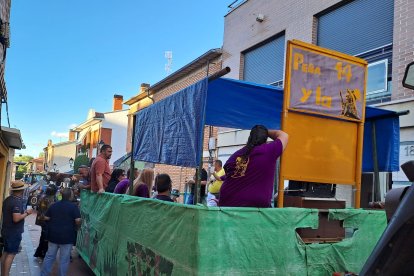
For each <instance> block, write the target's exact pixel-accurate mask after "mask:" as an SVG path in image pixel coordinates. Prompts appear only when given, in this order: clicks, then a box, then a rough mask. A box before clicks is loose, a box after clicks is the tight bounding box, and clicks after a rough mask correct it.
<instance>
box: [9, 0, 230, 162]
mask: <svg viewBox="0 0 414 276" xmlns="http://www.w3.org/2000/svg"><path fill="white" fill-rule="evenodd" d="M231 2H233V1H231V0H228V1H223V0H198V1H195V0H175V1H167V0H164V1H161V0H151V1H149V0H147V1H141V0H122V1H115V0H87V1H85V0H71V1H56V0H42V1H24V0H18V1H12V6H11V15H10V33H11V46H10V48H8V50H7V57H6V74H5V79H6V87H7V91H8V105H9V119H10V127H13V128H18V129H20V131H21V133H22V138H23V142H24V144H25V145H26V149H24V150H18V151H17V153H16V154H22V155H31V156H33V157H37V156H39V154H40V153H41V152H42V151H43V148H44V147H46V146H47V141H48V140H49V139H52V141H53V143H58V142H64V141H67V136H68V132H69V129H70V128H72V127H74V126H75V125H77V124H80V123H82V122H84V121H85V120H86V117H87V114H88V111H89V109H90V108H93V109H95V110H96V111H98V112H108V111H111V110H112V100H113V95H114V94H120V95H123V96H124V100H126V99H129V98H130V97H132V96H135V95H136V94H137V93H138V91H139V86H140V84H141V83H150V84H155V83H156V82H158V81H160V80H162V79H163V78H165V77H166V76H167V72H166V71H165V64H166V63H167V59H166V58H165V56H164V53H165V51H172V55H173V60H172V71H171V72H174V71H176V70H178V69H180V68H181V67H182V66H184V65H186V64H188V63H189V62H191V61H192V60H194V59H196V58H197V57H199V56H200V55H202V54H204V53H205V52H207V51H208V50H210V49H213V48H220V47H221V46H222V41H223V30H224V16H225V14H226V13H227V11H228V8H227V6H228V5H229V4H230V3H231ZM126 107H127V106H124V108H126ZM1 120H2V121H1V125H3V126H7V115H6V113H5V108H3V111H2V119H1Z"/></svg>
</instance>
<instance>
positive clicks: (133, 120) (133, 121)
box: [129, 114, 151, 195]
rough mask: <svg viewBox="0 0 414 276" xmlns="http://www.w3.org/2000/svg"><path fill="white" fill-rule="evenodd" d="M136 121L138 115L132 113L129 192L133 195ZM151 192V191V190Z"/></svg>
mask: <svg viewBox="0 0 414 276" xmlns="http://www.w3.org/2000/svg"><path fill="white" fill-rule="evenodd" d="M135 121H136V115H135V114H133V115H132V141H131V157H130V162H131V163H130V164H129V194H130V195H132V192H133V191H132V189H133V184H134V169H135V164H134V146H135ZM149 192H150V193H151V191H149Z"/></svg>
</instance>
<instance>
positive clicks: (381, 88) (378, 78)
mask: <svg viewBox="0 0 414 276" xmlns="http://www.w3.org/2000/svg"><path fill="white" fill-rule="evenodd" d="M387 80H388V59H383V60H380V61H377V62H373V63H370V64H368V77H367V96H368V95H370V94H376V93H381V92H387V91H388V81H387Z"/></svg>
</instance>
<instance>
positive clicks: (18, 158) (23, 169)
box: [13, 155, 33, 179]
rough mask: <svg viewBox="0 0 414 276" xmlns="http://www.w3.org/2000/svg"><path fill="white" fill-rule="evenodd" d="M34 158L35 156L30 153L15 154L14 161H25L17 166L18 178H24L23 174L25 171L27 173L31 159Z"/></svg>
mask: <svg viewBox="0 0 414 276" xmlns="http://www.w3.org/2000/svg"><path fill="white" fill-rule="evenodd" d="M32 159H33V157H32V156H30V155H22V156H15V157H14V158H13V161H14V162H22V163H25V164H22V165H19V166H18V167H17V170H16V177H15V178H16V179H21V178H23V175H24V174H25V173H27V168H28V167H27V165H28V163H29V162H30V161H31V160H32Z"/></svg>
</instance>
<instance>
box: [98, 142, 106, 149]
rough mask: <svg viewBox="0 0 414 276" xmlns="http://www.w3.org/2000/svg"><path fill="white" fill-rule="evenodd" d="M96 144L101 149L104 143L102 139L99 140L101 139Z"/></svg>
mask: <svg viewBox="0 0 414 276" xmlns="http://www.w3.org/2000/svg"><path fill="white" fill-rule="evenodd" d="M98 145H99V149H101V148H102V146H103V145H105V142H104V141H103V140H101V141H99V143H98Z"/></svg>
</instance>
